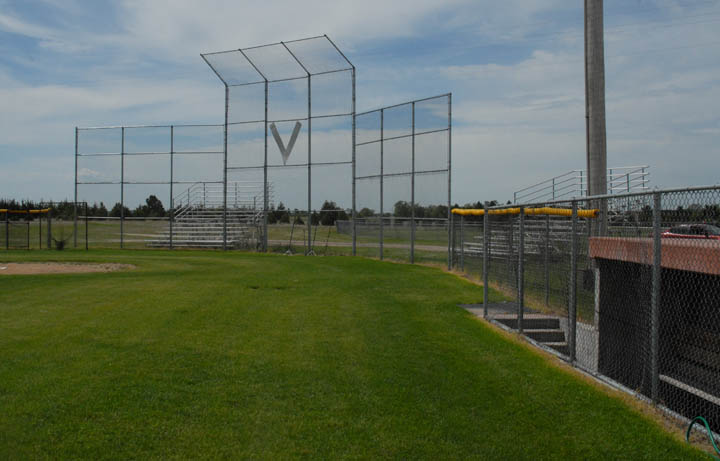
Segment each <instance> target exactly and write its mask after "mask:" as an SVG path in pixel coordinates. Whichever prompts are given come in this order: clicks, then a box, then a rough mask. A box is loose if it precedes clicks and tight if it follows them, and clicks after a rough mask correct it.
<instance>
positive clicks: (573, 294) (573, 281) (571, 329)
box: [568, 200, 578, 362]
mask: <svg viewBox="0 0 720 461" xmlns="http://www.w3.org/2000/svg"><path fill="white" fill-rule="evenodd" d="M570 233H571V235H570V287H569V288H570V297H569V300H568V336H569V338H568V349H569V355H570V362H574V361H575V357H576V349H577V348H576V345H575V342H576V341H575V340H576V337H577V336H576V331H577V253H578V251H577V250H578V248H577V247H578V245H577V244H578V236H577V201H575V200H573V202H572V221H571V225H570Z"/></svg>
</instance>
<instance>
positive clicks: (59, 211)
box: [0, 195, 170, 221]
mask: <svg viewBox="0 0 720 461" xmlns="http://www.w3.org/2000/svg"><path fill="white" fill-rule="evenodd" d="M85 207H86V204H85V202H82V203H78V204H77V212H78V216H85V213H86V209H85ZM45 208H52V217H53V218H54V219H61V220H70V219H73V217H74V216H75V203H74V202H72V201H70V200H61V201H59V202H54V201H44V200H40V201H34V200H20V201H17V200H14V199H0V210H2V209H6V210H14V211H23V210H43V209H45ZM121 210H124V216H125V217H127V218H162V217H167V216H170V211H169V210H165V207H164V206H163V203H162V201H161V200H160V199H158V198H157V197H156V196H155V195H150V196H149V197H148V198H147V199H145V203H144V204H141V205H138V206H137V207H136V208H135V209H134V210H131V209H130V208H128V207H126V206H122V205H121V204H120V202H117V203H116V204H115V205H113V206H112V208H110V210H108V209H107V207H106V206H105V203H103V202H99V203H97V202H95V203H93V204H92V205H91V204H89V203H88V204H87V216H90V217H100V218H107V217H112V218H119V217H120V216H121V212H122V211H121ZM38 216H40V215H37V214H10V219H11V220H29V221H32V220H34V219H35V218H37V217H38Z"/></svg>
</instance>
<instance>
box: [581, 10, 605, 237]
mask: <svg viewBox="0 0 720 461" xmlns="http://www.w3.org/2000/svg"><path fill="white" fill-rule="evenodd" d="M585 132H586V143H587V146H586V149H587V185H588V186H587V188H588V189H587V194H588V195H589V196H592V195H605V194H607V140H606V135H605V51H604V40H603V0H585ZM599 202H600V203H593V205H592V206H593V207H597V208H600V211H601V215H600V217H599V219H598V220H597V223H596V227H595V232H593V234H594V235H605V233H606V231H607V201H606V200H601V201H599Z"/></svg>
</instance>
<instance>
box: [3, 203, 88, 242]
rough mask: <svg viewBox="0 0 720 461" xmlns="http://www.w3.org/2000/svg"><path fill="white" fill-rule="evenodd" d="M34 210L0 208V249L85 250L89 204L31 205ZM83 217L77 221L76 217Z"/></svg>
mask: <svg viewBox="0 0 720 461" xmlns="http://www.w3.org/2000/svg"><path fill="white" fill-rule="evenodd" d="M33 206H35V207H36V208H34V209H24V208H18V207H16V208H13V209H0V249H5V250H11V249H26V250H35V249H48V248H49V249H65V248H85V249H88V235H89V230H88V219H87V216H88V214H89V213H88V209H89V208H88V205H87V203H84V202H80V203H73V202H67V201H64V202H33ZM76 213H77V214H78V215H82V216H81V218H82V220H80V221H76V220H75V218H74V217H75V215H76Z"/></svg>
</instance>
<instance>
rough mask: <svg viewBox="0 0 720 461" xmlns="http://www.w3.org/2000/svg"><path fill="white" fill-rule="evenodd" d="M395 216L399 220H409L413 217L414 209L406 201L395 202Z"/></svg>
mask: <svg viewBox="0 0 720 461" xmlns="http://www.w3.org/2000/svg"><path fill="white" fill-rule="evenodd" d="M393 215H394V216H396V217H398V218H409V217H411V216H412V208H411V206H410V204H409V203H408V202H406V201H404V200H399V201H397V202H395V206H394V207H393Z"/></svg>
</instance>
